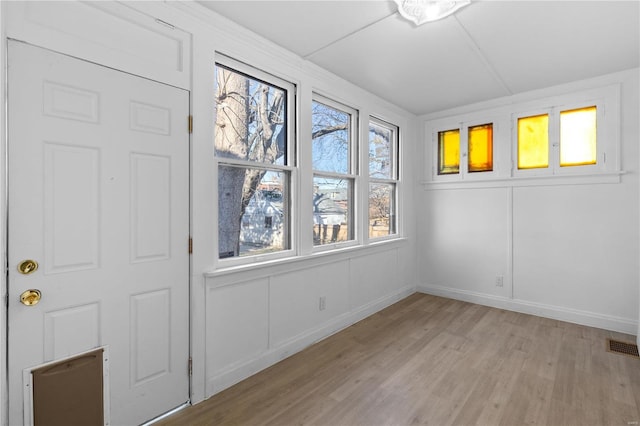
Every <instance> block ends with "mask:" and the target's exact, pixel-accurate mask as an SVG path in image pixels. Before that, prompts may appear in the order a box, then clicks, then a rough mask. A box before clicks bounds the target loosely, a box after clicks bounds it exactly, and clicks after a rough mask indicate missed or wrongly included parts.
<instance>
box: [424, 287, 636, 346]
mask: <svg viewBox="0 0 640 426" xmlns="http://www.w3.org/2000/svg"><path fill="white" fill-rule="evenodd" d="M417 291H418V292H420V293H425V294H431V295H434V296H441V297H447V298H449V299H455V300H462V301H464V302H470V303H476V304H479V305H484V306H490V307H493V308H498V309H506V310H509V311H514V312H520V313H523V314H529V315H535V316H540V317H544V318H550V319H555V320H559V321H565V322H570V323H574V324H580V325H585V326H588V327H596V328H602V329H605V330H612V331H618V332H620V333H627V334H635V333H636V332H637V331H638V321H637V320H635V319H630V318H622V317H616V316H612V315H603V314H599V313H596V312H589V311H583V310H579V309H571V308H565V307H562V306H555V305H546V304H543V303H536V302H529V301H526V300H520V299H511V298H507V297H502V296H495V295H492V294H485V293H477V292H473V291H467V290H459V289H455V288H449V287H443V286H438V285H428V284H419V285H418V287H417Z"/></svg>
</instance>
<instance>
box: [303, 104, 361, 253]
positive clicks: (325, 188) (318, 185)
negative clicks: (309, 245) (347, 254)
mask: <svg viewBox="0 0 640 426" xmlns="http://www.w3.org/2000/svg"><path fill="white" fill-rule="evenodd" d="M311 120H312V135H311V141H312V142H311V143H312V164H313V245H314V246H321V245H325V244H333V243H340V242H345V241H350V240H353V239H354V238H355V227H354V220H353V211H354V207H353V206H354V199H355V197H354V188H355V177H356V173H357V170H356V167H355V158H356V149H355V147H356V146H357V145H356V144H357V141H358V138H357V133H356V130H357V126H356V123H357V112H356V111H355V110H353V109H351V108H349V107H346V106H344V105H340V104H338V103H336V102H333V101H331V100H329V99H326V98H322V97H319V96H315V97H314V100H313V103H312V114H311Z"/></svg>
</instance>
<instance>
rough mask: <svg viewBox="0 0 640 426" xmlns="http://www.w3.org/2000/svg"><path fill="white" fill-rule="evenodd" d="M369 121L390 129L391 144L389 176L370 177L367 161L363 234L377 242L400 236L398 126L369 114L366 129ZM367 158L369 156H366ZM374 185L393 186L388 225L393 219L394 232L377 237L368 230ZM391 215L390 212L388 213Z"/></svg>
mask: <svg viewBox="0 0 640 426" xmlns="http://www.w3.org/2000/svg"><path fill="white" fill-rule="evenodd" d="M371 123H375V124H376V125H377V126H380V127H384V128H386V129H388V130H390V131H391V132H392V139H393V141H392V146H391V149H390V151H391V163H392V164H391V173H390V177H388V178H381V177H372V176H371V170H370V167H369V163H368V162H367V173H366V174H367V178H368V181H367V183H366V185H367V186H366V195H367V197H366V206H365V210H366V216H367V221H366V225H367V229H366V231H365V235H366V239H367V241H372V242H378V241H384V240H391V239H396V238H399V236H400V229H399V226H400V222H399V217H400V213H399V196H398V192H399V186H400V127H399V126H397V125H395V124H392V123H389V122H388V121H385V120H383V119H380V118H378V117H376V116H373V115H370V116H369V121H368V123H367V129H369V127H370V126H371ZM368 136H369V132H367V138H366V144H367V152H369V145H370V143H371V141H370V140H369V137H368ZM363 143H365V141H364V138H363ZM367 158H369V157H368V156H367ZM372 184H373V185H375V184H382V185H392V186H393V194H392V196H391V203H392V210H393V213H394V214H393V216H392V218H393V219H392V218H389V226H390V227H391V223H392V222H391V221H392V220H393V230H394V232H392V233H391V232H390V233H389V234H387V235H381V236H377V237H372V236H371V234H370V232H371V229H370V223H371V217H370V207H369V203H370V191H371V185H372ZM390 215H391V214H390Z"/></svg>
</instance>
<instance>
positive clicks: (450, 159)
mask: <svg viewBox="0 0 640 426" xmlns="http://www.w3.org/2000/svg"><path fill="white" fill-rule="evenodd" d="M461 135H462V137H461ZM437 146H438V148H437V149H438V152H437V157H438V165H437V172H438V175H458V174H460V171H461V167H462V170H464V172H463V173H462V174H467V173H478V172H491V171H493V123H485V124H473V125H471V124H464V123H463V124H462V125H461V126H460V127H458V128H455V129H446V130H441V131H439V132H438V143H437Z"/></svg>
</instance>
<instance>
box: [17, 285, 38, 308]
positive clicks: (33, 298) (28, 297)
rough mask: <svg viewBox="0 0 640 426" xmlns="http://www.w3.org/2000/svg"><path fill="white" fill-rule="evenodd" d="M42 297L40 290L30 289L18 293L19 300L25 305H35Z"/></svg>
mask: <svg viewBox="0 0 640 426" xmlns="http://www.w3.org/2000/svg"><path fill="white" fill-rule="evenodd" d="M41 298H42V293H40V290H34V289H30V290H27V291H25V292H23V293H22V294H21V295H20V302H21V303H22V304H23V305H25V306H33V305H37V304H38V302H39V301H40V299H41Z"/></svg>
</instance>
